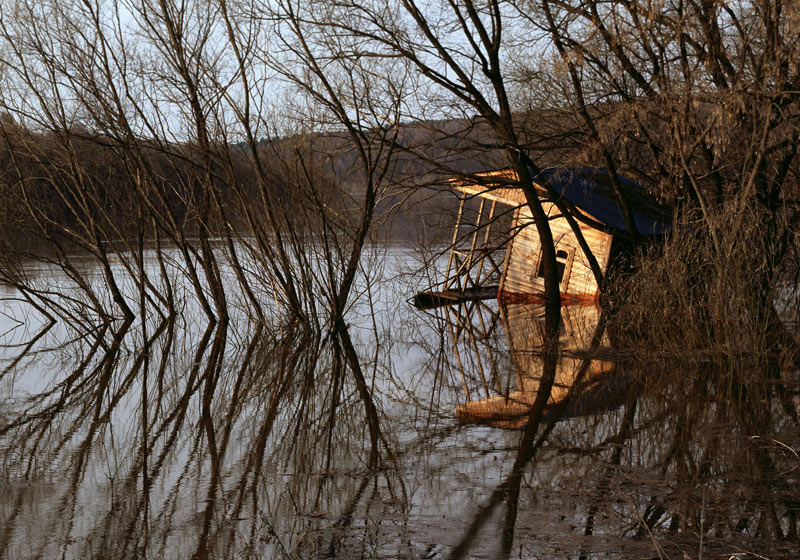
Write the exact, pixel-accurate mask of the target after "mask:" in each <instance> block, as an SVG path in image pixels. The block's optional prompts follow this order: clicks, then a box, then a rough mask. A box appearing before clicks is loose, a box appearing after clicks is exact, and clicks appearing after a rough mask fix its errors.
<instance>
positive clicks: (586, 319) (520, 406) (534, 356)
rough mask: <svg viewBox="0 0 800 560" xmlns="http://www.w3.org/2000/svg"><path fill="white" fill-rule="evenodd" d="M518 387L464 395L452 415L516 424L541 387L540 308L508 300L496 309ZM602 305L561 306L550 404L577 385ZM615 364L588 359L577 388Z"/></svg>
mask: <svg viewBox="0 0 800 560" xmlns="http://www.w3.org/2000/svg"><path fill="white" fill-rule="evenodd" d="M500 312H501V316H502V322H503V326H504V330H505V332H506V339H507V342H508V349H509V352H510V355H511V365H512V369H513V373H514V376H515V378H516V381H515V385H516V387H515V388H514V389H513V390H512V389H511V388H509V390H508V391H503V392H502V393H501V394H498V395H496V396H488V397H487V398H484V399H480V400H471V399H469V398H468V402H467V403H466V404H463V405H460V406H458V407H457V408H456V416H457V417H458V418H459V419H460V420H461V421H463V422H476V423H482V424H490V425H493V426H496V427H500V428H512V429H513V428H520V427H522V426H524V425H525V423H526V422H527V420H528V414H529V413H530V410H531V407H532V406H533V403H534V401H535V400H536V396H537V393H538V390H539V384H540V382H541V378H542V372H543V362H542V358H541V356H540V352H541V346H542V340H543V337H544V307H543V306H541V305H532V304H524V303H512V304H508V305H503V306H502V307H501V308H500ZM599 316H600V308H599V307H597V306H596V305H565V306H563V307H562V309H561V334H560V338H561V341H560V346H561V351H562V353H561V356H560V357H559V360H558V364H557V366H556V378H555V382H554V385H553V388H552V390H551V392H550V399H549V401H548V405H554V404H558V403H560V402H562V401H563V400H564V398H565V397H566V396H567V395H568V394H569V393H570V391H573V390H575V387H574V384H575V381H576V377H577V375H578V373H579V371H580V370H581V367H582V366H583V365H584V356H585V352H586V351H588V350H589V348H590V346H591V339H592V336H593V335H594V331H595V329H596V327H597V323H598V320H599ZM613 366H614V364H613V363H612V362H609V361H604V360H600V359H592V360H589V362H588V364H587V368H586V371H585V372H584V374H583V383H582V386H581V388H580V389H579V390H578V392H579V393H585V392H586V391H587V390H588V389H589V388H591V387H592V386H593V385H594V384H595V383H596V382H597V381H598V380H600V379H602V378H603V377H604V375H603V374H606V373H610V372H611V371H612V369H613Z"/></svg>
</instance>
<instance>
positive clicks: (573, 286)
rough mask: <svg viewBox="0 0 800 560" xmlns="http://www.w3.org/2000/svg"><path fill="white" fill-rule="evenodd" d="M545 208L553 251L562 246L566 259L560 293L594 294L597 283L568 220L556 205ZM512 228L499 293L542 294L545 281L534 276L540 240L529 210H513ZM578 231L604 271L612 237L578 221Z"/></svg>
mask: <svg viewBox="0 0 800 560" xmlns="http://www.w3.org/2000/svg"><path fill="white" fill-rule="evenodd" d="M543 206H544V210H545V212H546V213H547V215H548V216H550V229H551V230H552V232H553V239H554V240H555V242H556V250H557V251H558V250H559V249H564V250H566V251H567V252H568V253H569V258H568V262H567V266H566V270H565V272H564V279H563V281H562V283H561V293H562V294H571V295H586V296H594V295H596V294H597V289H598V286H597V282H595V279H594V274H592V270H591V268H590V267H589V262H588V261H587V259H586V256H585V255H584V254H583V251H582V250H581V248H580V246H579V245H578V239H577V237H575V234H574V233H573V232H572V228H570V226H569V222H567V220H566V219H564V218H563V217H559V216H560V213H559V211H558V208H557V207H556V205H555V204H552V203H547V202H545V203H544V204H543ZM513 223H514V227H515V228H519V231H518V233H517V234H516V235H515V237H514V238H513V240H512V241H511V246H510V248H509V250H508V257H507V259H506V265H505V268H504V270H503V278H502V281H501V284H500V290H501V292H505V293H507V294H541V293H543V292H544V280H543V279H542V278H539V277H538V276H537V272H538V270H539V259H540V258H541V243H540V242H539V235H538V233H537V232H536V226H535V225H534V224H533V218H532V215H531V212H530V209H529V208H528V207H527V206H523V207H521V208H519V209H517V211H516V212H515V213H514V221H513ZM581 231H582V232H583V236H584V238H586V242H587V243H588V245H589V247H590V248H591V249H592V252H593V253H594V256H595V258H597V262H598V264H599V265H600V269H601V270H603V271H604V272H605V270H606V266H607V265H608V258H609V254H610V252H611V241H612V239H613V238H612V236H610V235H608V234H606V233H603V232H601V231H598V230H596V229H593V228H590V227H588V226H585V225H583V224H581Z"/></svg>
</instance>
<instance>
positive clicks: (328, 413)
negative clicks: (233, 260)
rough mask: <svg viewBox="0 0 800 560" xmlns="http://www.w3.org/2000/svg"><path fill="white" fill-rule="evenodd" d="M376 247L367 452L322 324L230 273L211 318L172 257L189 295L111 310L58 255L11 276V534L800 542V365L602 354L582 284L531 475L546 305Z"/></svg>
mask: <svg viewBox="0 0 800 560" xmlns="http://www.w3.org/2000/svg"><path fill="white" fill-rule="evenodd" d="M379 260H380V262H382V263H383V267H382V268H381V269H379V270H373V271H372V272H371V274H372V276H371V279H370V281H369V282H367V281H366V280H364V281H363V282H362V288H363V291H362V297H361V298H360V299H359V300H358V302H357V304H355V305H354V307H353V308H352V309H351V310H350V312H349V314H348V320H349V325H350V329H351V330H352V332H353V337H354V339H355V341H356V344H357V351H358V353H359V357H360V359H361V363H362V365H363V369H364V372H365V374H366V376H367V378H368V381H369V383H370V390H371V394H372V397H373V399H374V402H375V404H376V407H377V409H378V411H379V418H380V431H381V434H382V436H383V442H382V443H381V445H380V463H379V465H380V466H379V468H375V469H373V468H369V467H368V462H369V442H370V436H369V430H368V426H367V421H366V416H365V405H364V402H363V400H362V399H361V398H360V396H359V392H358V390H357V387H356V383H355V381H354V379H353V377H352V375H350V373H349V371H348V370H346V369H342V368H341V367H338V366H337V364H336V357H335V353H333V352H332V350H331V347H330V341H329V340H328V339H327V338H326V337H325V336H324V332H323V333H321V332H318V331H315V330H314V329H308V328H303V327H301V326H300V325H297V324H291V323H289V322H288V321H286V320H285V318H284V317H282V316H280V313H278V312H277V311H275V313H274V315H273V316H270V318H269V320H268V321H267V322H266V323H264V324H262V325H257V324H256V323H255V322H254V320H253V318H252V316H251V315H250V314H249V313H248V312H247V306H246V303H244V301H243V300H242V301H240V302H239V303H238V304H236V301H235V298H234V299H232V301H233V302H234V305H232V309H233V310H234V312H233V313H232V315H231V317H232V318H231V321H230V323H228V324H220V323H217V324H213V323H209V322H208V321H207V320H206V319H203V318H202V317H203V315H202V313H200V312H199V308H198V306H197V303H196V302H195V301H194V300H193V298H192V296H191V290H189V289H188V288H184V287H181V283H180V282H174V283H173V284H172V289H173V290H174V291H175V294H174V295H175V297H176V301H178V302H179V305H178V308H179V309H180V312H179V313H177V314H175V315H174V316H168V317H161V316H160V315H159V314H158V313H157V312H156V310H155V308H152V309H150V308H147V309H146V311H147V312H146V313H145V315H144V317H145V318H144V319H142V315H141V314H139V315H137V317H136V318H134V319H133V320H131V321H127V322H126V321H123V320H116V321H113V322H111V323H107V324H101V323H100V322H98V321H94V320H93V318H92V317H91V314H90V313H89V312H88V311H87V310H86V308H85V307H82V306H81V305H80V303H79V301H77V300H79V299H80V298H79V296H78V295H77V292H75V291H74V287H72V286H71V285H70V283H69V281H68V280H67V279H65V278H64V277H63V274H62V273H61V272H60V271H59V270H58V269H55V268H53V269H49V268H47V267H41V266H39V267H38V268H36V269H32V270H31V271H30V277H31V278H32V280H31V281H32V282H34V281H35V282H39V283H40V285H42V286H48V287H49V288H50V291H52V293H53V294H57V296H54V297H53V301H52V302H51V306H52V307H51V308H48V306H47V305H42V303H41V302H39V303H38V305H40V310H37V309H36V308H35V307H34V306H32V305H31V304H29V303H27V302H25V301H20V300H19V295H20V294H19V293H18V292H16V291H14V290H11V289H8V288H6V289H4V290H3V291H2V292H0V297H2V298H4V299H3V304H2V305H3V307H2V312H3V314H2V315H1V316H0V336H1V337H2V338H0V344H2V348H0V360H2V361H0V371H2V378H0V391H1V392H0V395H1V397H0V485H2V492H3V499H2V501H0V557H3V558H20V559H22V558H26V559H27V558H44V559H49V558H162V557H163V558H187V557H192V556H194V557H197V558H282V557H288V558H320V557H337V558H446V557H451V556H456V557H458V556H463V557H470V558H496V557H511V558H581V557H583V558H701V557H702V558H725V559H729V558H797V557H800V537H798V532H797V517H798V513H800V489H798V488H799V487H798V478H800V458H798V455H797V451H798V450H799V449H800V431H799V430H798V411H799V410H798V408H799V406H800V397H798V394H799V390H800V385H798V373H797V370H796V369H795V368H791V367H783V368H781V367H778V366H777V365H776V364H775V365H774V367H762V366H760V365H753V364H750V365H749V366H748V365H747V364H742V363H733V364H724V365H722V364H716V363H713V362H702V361H697V360H686V361H685V362H683V363H682V362H681V361H680V360H676V359H670V360H660V361H659V362H658V363H655V362H654V363H652V364H649V365H648V364H646V363H643V362H642V361H641V360H634V359H631V357H630V356H626V355H625V354H624V352H618V353H616V354H615V353H614V352H612V351H611V350H612V349H613V347H614V340H613V337H611V338H609V335H605V337H604V338H603V339H602V341H601V344H600V348H601V350H602V352H600V351H598V352H595V353H594V354H592V353H588V354H587V349H588V348H589V341H590V340H591V336H592V334H593V332H594V329H595V328H596V326H597V322H598V320H599V317H600V314H601V311H600V310H599V309H597V308H595V307H574V306H573V307H567V308H565V309H564V311H563V314H562V319H563V324H564V328H563V331H562V333H561V346H562V349H563V351H564V356H563V357H562V360H561V361H560V363H559V366H558V372H557V378H556V385H555V387H554V389H553V392H552V393H551V399H550V400H551V402H550V407H549V409H548V412H547V413H546V415H545V421H544V423H543V424H542V425H541V426H540V427H539V430H538V432H537V438H535V439H534V442H535V443H534V445H536V452H535V454H534V458H533V460H532V461H530V462H529V463H527V464H526V465H525V466H524V469H523V471H522V475H521V477H519V478H516V477H514V476H512V466H513V464H514V462H515V460H516V458H517V457H518V455H519V452H520V449H519V446H520V442H521V441H522V439H521V434H522V433H523V429H524V427H525V426H526V425H527V422H528V420H529V419H528V412H529V410H530V406H531V404H532V403H533V400H534V399H535V395H536V392H537V388H538V382H539V376H540V375H541V371H540V370H541V366H540V360H539V359H538V356H537V349H538V347H539V346H540V337H541V334H540V333H541V328H540V326H539V324H540V316H541V310H540V309H538V308H536V307H534V306H526V305H512V306H506V307H500V306H499V305H498V304H497V302H495V301H489V302H482V303H471V304H467V305H464V306H458V307H449V308H441V309H438V310H435V311H431V312H421V311H417V310H415V309H413V308H412V307H411V306H409V305H407V304H405V302H404V300H405V298H406V297H407V296H408V295H410V294H411V293H413V291H414V289H416V288H417V287H419V286H417V285H415V280H414V279H413V278H412V277H408V276H404V275H400V274H399V273H400V272H402V271H405V270H409V269H414V263H413V259H412V255H411V254H410V253H409V252H407V251H404V250H401V249H390V250H389V252H388V253H386V254H384V255H383V256H382V257H381V259H379ZM87 266H88V271H89V272H88V274H89V276H91V275H92V270H91V265H87ZM171 274H172V278H173V279H180V278H181V276H180V270H178V269H177V268H176V270H174V271H172V273H171ZM95 281H96V282H97V283H98V285H99V286H102V279H101V278H100V277H99V276H96V277H95ZM367 287H369V290H367ZM132 290H133V288H129V291H132ZM100 291H102V290H100ZM73 292H74V293H73ZM134 293H135V292H134ZM70 295H74V296H75V298H76V301H71V300H70V299H69V296H70ZM130 297H131V298H132V300H134V299H135V296H134V295H131V296H130ZM263 297H264V300H265V301H268V300H269V297H270V294H269V293H266V292H265V293H264V294H263ZM58 306H62V308H60V309H59V308H58ZM65 309H67V310H70V313H67V312H65V311H64V310H65ZM45 312H47V313H50V315H52V317H53V318H54V321H52V322H51V321H50V320H49V319H48V318H47V317H46V316H45V315H44V314H43V313H45ZM68 316H73V317H76V318H79V317H83V319H81V320H77V319H75V320H70V319H67V318H65V317H68ZM90 327H91V328H90ZM576 381H577V385H576Z"/></svg>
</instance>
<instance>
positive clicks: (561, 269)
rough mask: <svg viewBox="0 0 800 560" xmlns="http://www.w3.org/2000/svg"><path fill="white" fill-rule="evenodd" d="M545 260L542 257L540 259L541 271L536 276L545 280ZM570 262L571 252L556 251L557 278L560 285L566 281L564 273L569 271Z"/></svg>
mask: <svg viewBox="0 0 800 560" xmlns="http://www.w3.org/2000/svg"><path fill="white" fill-rule="evenodd" d="M543 261H544V259H543V258H542V257H541V256H540V257H539V270H538V271H537V273H536V276H538V277H539V278H544V266H543V265H544V262H543ZM568 261H569V252H568V251H565V250H564V249H558V250H556V276H557V277H558V283H559V284H560V283H562V282H563V281H564V273H565V272H566V271H567V262H568Z"/></svg>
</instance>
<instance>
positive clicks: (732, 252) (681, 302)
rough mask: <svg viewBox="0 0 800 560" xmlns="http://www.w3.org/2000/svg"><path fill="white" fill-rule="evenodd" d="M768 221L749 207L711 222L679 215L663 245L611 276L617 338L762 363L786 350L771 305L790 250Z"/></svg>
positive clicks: (663, 352)
mask: <svg viewBox="0 0 800 560" xmlns="http://www.w3.org/2000/svg"><path fill="white" fill-rule="evenodd" d="M772 220H773V221H772V222H770V220H768V219H767V217H766V216H764V215H762V214H760V213H759V212H758V211H757V210H754V209H750V208H745V209H743V210H736V209H735V208H731V209H729V210H727V211H724V212H721V213H719V214H718V215H717V216H716V217H715V218H714V219H713V223H712V224H711V225H709V223H708V221H706V220H705V219H701V218H699V217H698V216H697V215H695V214H691V213H687V214H684V215H682V216H679V217H678V218H677V219H676V220H675V224H674V228H673V230H672V232H671V233H670V234H669V235H668V236H667V237H666V239H665V240H664V243H663V245H661V246H658V247H651V250H650V251H647V252H643V253H639V254H637V255H635V256H633V257H632V259H633V267H632V268H631V269H629V270H632V272H630V273H618V274H616V275H615V276H614V277H612V278H611V281H610V282H609V302H610V303H611V305H612V306H613V307H614V314H613V315H614V320H613V323H614V325H615V327H616V328H615V329H614V331H615V332H616V334H617V336H618V344H619V345H620V346H621V347H624V348H629V349H632V350H637V351H641V352H643V353H644V354H646V355H647V356H648V357H649V358H652V357H654V355H655V356H659V355H660V356H665V357H680V358H682V359H689V360H698V361H702V362H707V361H731V360H733V361H735V362H747V363H752V362H753V361H756V362H763V361H764V360H772V359H773V358H775V357H776V356H777V355H778V353H779V352H780V351H782V350H789V349H790V348H788V347H787V344H789V346H791V345H792V344H791V343H792V341H791V337H789V336H788V335H787V331H786V328H785V324H784V323H783V322H782V321H781V319H780V317H779V315H778V314H777V313H776V310H775V309H776V308H775V303H776V298H777V297H778V292H777V289H778V288H779V287H780V286H782V285H783V281H784V278H783V277H782V275H781V272H782V271H783V273H784V274H785V272H786V270H787V265H786V263H787V262H788V261H789V260H790V259H791V257H792V256H793V255H794V254H795V248H794V246H793V245H792V243H793V239H792V237H790V236H789V235H788V234H786V233H784V231H783V230H781V229H779V227H778V225H777V224H775V223H774V218H773V219H772Z"/></svg>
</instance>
